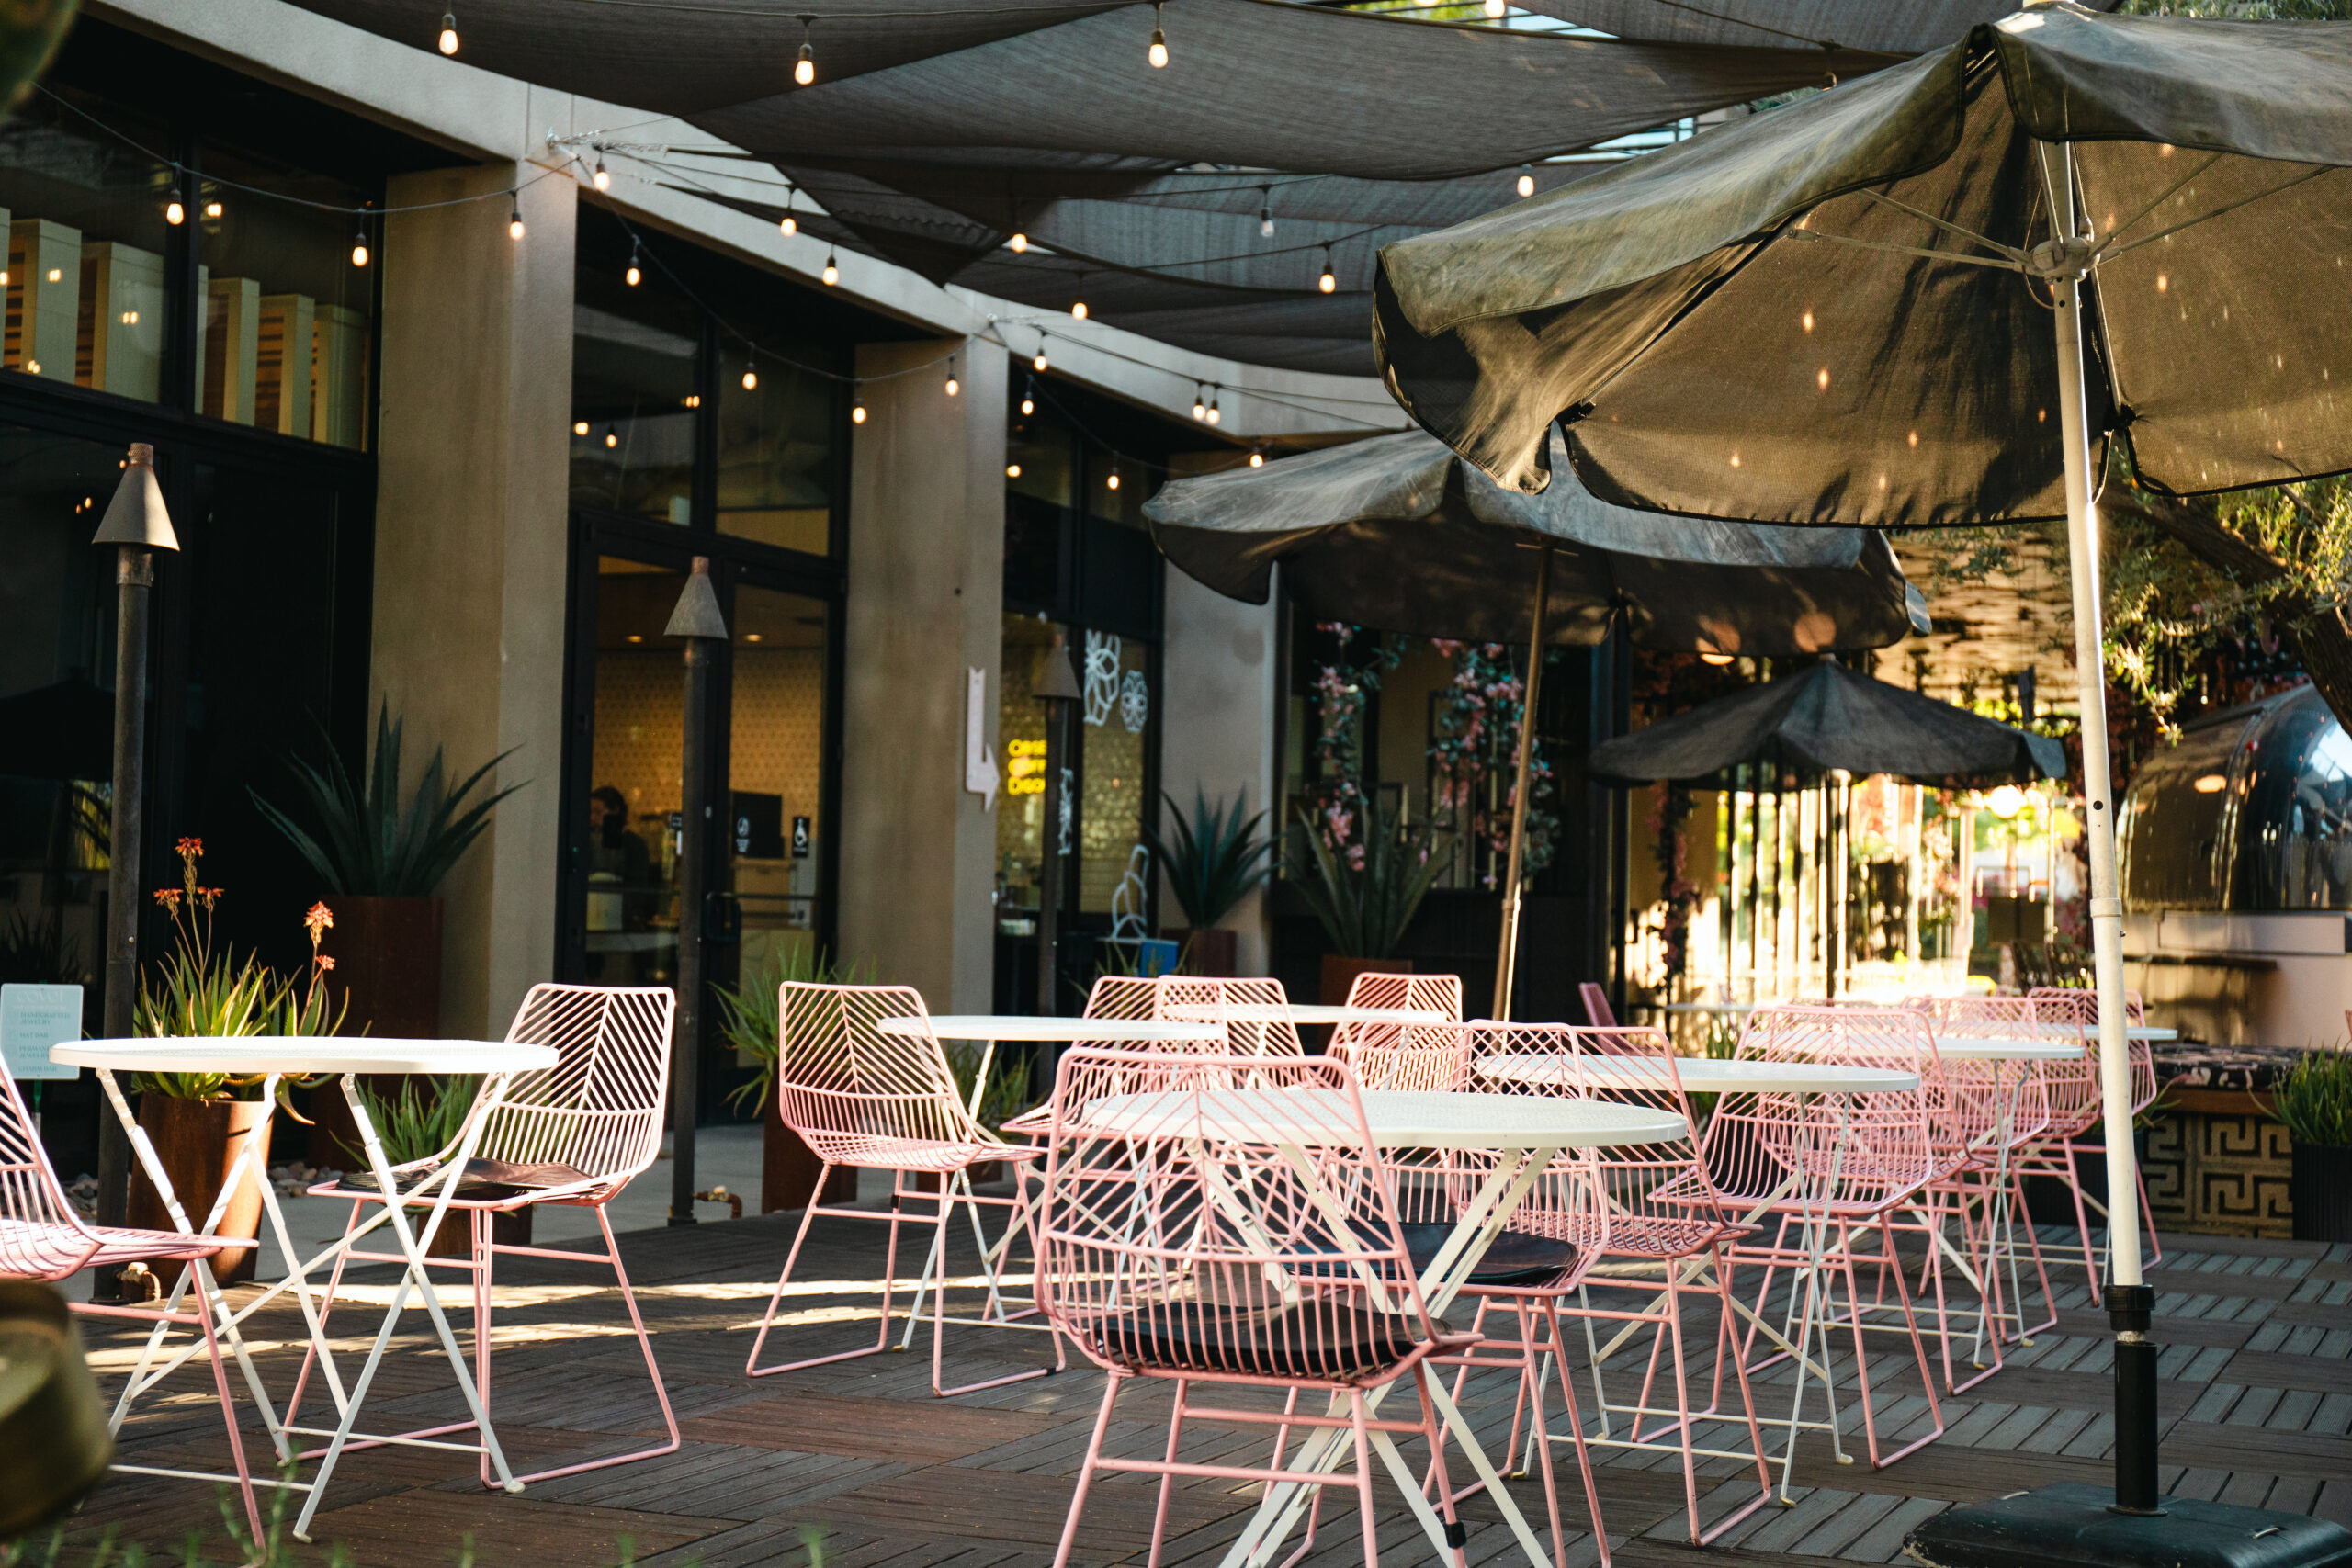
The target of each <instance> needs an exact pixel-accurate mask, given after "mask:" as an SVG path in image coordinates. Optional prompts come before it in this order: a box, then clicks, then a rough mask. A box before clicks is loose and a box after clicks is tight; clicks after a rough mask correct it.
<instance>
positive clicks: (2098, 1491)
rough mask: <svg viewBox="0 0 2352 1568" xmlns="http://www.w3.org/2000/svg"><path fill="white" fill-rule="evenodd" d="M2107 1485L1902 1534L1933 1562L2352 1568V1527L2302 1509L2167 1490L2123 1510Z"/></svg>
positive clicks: (2013, 1502)
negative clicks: (2138, 1511) (2143, 1506)
mask: <svg viewBox="0 0 2352 1568" xmlns="http://www.w3.org/2000/svg"><path fill="white" fill-rule="evenodd" d="M2114 1500H2115V1494H2114V1493H2113V1492H2112V1491H2111V1490H2109V1488H2107V1487H2104V1486H2081V1485H2065V1486H2044V1487H2041V1488H2039V1489H2037V1490H2035V1491H2032V1492H2019V1493H2017V1494H2014V1495H2010V1496H2007V1497H2003V1498H2001V1499H2000V1500H1998V1501H1997V1502H1992V1503H1973V1504H1970V1505H1968V1506H1965V1507H1959V1508H1954V1509H1952V1510H1951V1511H1950V1512H1949V1513H1943V1514H1939V1515H1937V1516H1936V1517H1934V1518H1932V1519H1929V1520H1928V1522H1927V1523H1925V1524H1923V1525H1921V1526H1920V1527H1919V1528H1918V1529H1915V1530H1913V1531H1912V1532H1911V1534H1910V1535H1909V1536H1908V1537H1907V1538H1906V1539H1905V1540H1904V1542H1903V1550H1904V1553H1905V1555H1906V1556H1908V1557H1910V1558H1911V1559H1912V1560H1913V1561H1915V1562H1921V1563H1924V1564H1926V1565H1927V1568H2352V1530H2346V1529H2345V1528H2344V1527H2343V1526H2341V1525H2334V1524H2330V1523H2328V1522H2327V1521H2326V1520H2324V1519H2314V1518H2307V1517H2304V1516H2303V1515H2301V1514H2279V1513H2273V1512H2271V1511H2270V1510H2269V1509H2267V1508H2241V1507H2233V1506H2230V1505H2227V1504H2223V1503H2204V1502H2199V1501H2197V1500H2196V1499H2194V1498H2188V1497H2167V1498H2165V1511H2164V1512H2163V1513H2162V1514H2160V1515H2153V1516H2151V1515H2135V1514H2119V1513H2116V1512H2114V1511H2112V1510H2111V1509H2110V1508H2109V1504H2110V1503H2112V1502H2114Z"/></svg>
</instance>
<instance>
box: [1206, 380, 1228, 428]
mask: <svg viewBox="0 0 2352 1568" xmlns="http://www.w3.org/2000/svg"><path fill="white" fill-rule="evenodd" d="M1217 390H1218V389H1216V388H1215V387H1211V388H1210V389H1209V423H1211V424H1216V423H1218V422H1219V421H1221V420H1222V419H1224V418H1225V412H1224V411H1223V410H1221V409H1219V408H1218V407H1217V406H1216V394H1217Z"/></svg>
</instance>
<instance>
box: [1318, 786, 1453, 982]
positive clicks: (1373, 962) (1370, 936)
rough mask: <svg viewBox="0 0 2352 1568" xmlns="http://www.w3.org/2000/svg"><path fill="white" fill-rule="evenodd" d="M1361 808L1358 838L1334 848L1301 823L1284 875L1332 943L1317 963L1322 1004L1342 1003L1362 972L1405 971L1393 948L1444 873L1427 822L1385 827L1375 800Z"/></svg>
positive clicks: (1406, 966) (1406, 964) (1436, 841)
mask: <svg viewBox="0 0 2352 1568" xmlns="http://www.w3.org/2000/svg"><path fill="white" fill-rule="evenodd" d="M1360 810H1361V829H1360V832H1361V836H1360V837H1359V838H1358V839H1356V840H1354V841H1353V842H1351V843H1347V844H1340V845H1335V844H1333V843H1332V842H1331V841H1330V840H1329V838H1328V837H1327V836H1326V835H1324V834H1323V833H1321V832H1316V831H1310V830H1309V829H1307V828H1306V826H1305V825H1304V824H1302V825H1301V826H1300V827H1298V828H1297V829H1295V830H1294V831H1295V841H1296V844H1297V845H1298V846H1299V847H1298V849H1297V851H1296V852H1295V853H1294V855H1293V857H1292V861H1291V872H1290V874H1291V876H1292V877H1293V879H1294V880H1295V884H1296V886H1297V887H1298V891H1299V894H1300V896H1301V897H1304V898H1305V899H1306V907H1307V908H1309V909H1311V910H1313V911H1314V913H1315V918H1316V919H1318V920H1320V921H1321V922H1322V925H1323V932H1324V934H1325V935H1326V936H1328V937H1329V939H1330V942H1331V948H1332V951H1331V952H1330V953H1326V954H1325V955H1324V958H1323V975H1322V982H1323V983H1322V999H1323V1000H1324V1001H1326V1002H1344V1001H1346V1000H1347V999H1348V988H1349V987H1351V986H1352V985H1353V984H1354V983H1355V977H1356V976H1358V975H1361V974H1363V973H1365V972H1366V971H1372V970H1389V971H1409V970H1410V969H1411V968H1412V964H1411V963H1410V962H1409V961H1408V960H1404V959H1399V958H1397V956H1396V953H1397V946H1398V945H1399V944H1400V943H1401V942H1404V940H1405V929H1406V928H1407V927H1408V926H1409V925H1411V924H1412V923H1413V917H1414V915H1416V914H1417V913H1419V910H1420V908H1421V900H1422V899H1424V898H1426V897H1429V891H1430V888H1431V887H1432V886H1436V883H1437V879H1438V877H1439V876H1440V875H1442V874H1443V873H1444V870H1445V857H1444V856H1443V855H1442V853H1440V852H1439V847H1440V840H1439V838H1438V836H1437V835H1435V834H1434V833H1432V832H1431V831H1430V829H1429V828H1428V826H1427V825H1426V824H1425V825H1423V826H1421V827H1419V828H1408V827H1401V826H1397V825H1394V824H1391V823H1390V822H1389V821H1388V820H1387V819H1386V818H1385V817H1384V816H1383V815H1382V813H1381V810H1380V805H1379V801H1378V799H1377V797H1368V798H1366V799H1365V800H1364V801H1363V803H1362V806H1361V807H1360ZM1302 862H1303V863H1304V864H1303V865H1302V864H1301V863H1302Z"/></svg>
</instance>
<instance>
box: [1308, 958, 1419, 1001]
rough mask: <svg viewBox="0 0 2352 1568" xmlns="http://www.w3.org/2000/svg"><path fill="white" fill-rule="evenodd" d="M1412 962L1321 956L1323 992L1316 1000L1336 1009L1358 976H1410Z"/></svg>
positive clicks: (1398, 959) (1346, 996) (1406, 959)
mask: <svg viewBox="0 0 2352 1568" xmlns="http://www.w3.org/2000/svg"><path fill="white" fill-rule="evenodd" d="M1412 972H1413V961H1412V960H1411V959H1409V958H1347V957H1342V956H1341V955H1340V954H1339V953H1325V954H1324V955H1323V992H1322V995H1321V996H1320V997H1318V998H1317V1000H1319V1001H1321V1002H1322V1003H1323V1004H1324V1005H1325V1006H1327V1007H1338V1006H1340V1005H1341V1004H1342V1003H1344V1002H1345V1001H1346V1000H1347V999H1348V987H1351V986H1352V985H1354V984H1355V983H1356V976H1359V975H1410V974H1411V973H1412Z"/></svg>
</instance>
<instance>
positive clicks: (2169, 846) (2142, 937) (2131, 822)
mask: <svg viewBox="0 0 2352 1568" xmlns="http://www.w3.org/2000/svg"><path fill="white" fill-rule="evenodd" d="M2117 826H2118V828H2119V829H2120V835H2121V838H2120V849H2121V852H2122V871H2123V908H2124V927H2123V929H2124V938H2123V951H2124V955H2125V975H2126V978H2127V982H2128V983H2129V984H2130V985H2131V986H2133V987H2137V988H2138V989H2139V990H2140V991H2141V992H2142V993H2143V994H2144V995H2145V996H2146V997H2147V998H2148V1000H2149V1003H2150V1006H2151V1007H2152V1008H2154V1009H2155V1010H2158V1011H2159V1012H2160V1013H2161V1014H2162V1015H2163V1016H2164V1017H2165V1020H2166V1021H2177V1022H2178V1023H2179V1025H2180V1026H2181V1028H2182V1031H2183V1032H2184V1033H2186V1034H2188V1035H2189V1036H2191V1037H2192V1038H2194V1037H2202V1038H2204V1039H2207V1040H2211V1041H2213V1042H2215V1043H2224V1044H2263V1045H2293V1046H2300V1045H2305V1044H2312V1043H2321V1042H2324V1041H2330V1040H2335V1039H2340V1038H2342V1037H2343V1036H2344V1035H2345V1033H2346V1023H2345V1009H2346V1008H2347V1007H2352V956H2347V954H2352V736H2347V735H2346V733H2345V730H2344V727H2343V726H2342V725H2340V724H2338V723H2337V722H2336V720H2335V716H2334V715H2333V714H2331V713H2329V712H2328V709H2327V705H2326V704H2325V703H2324V702H2322V701H2321V700H2320V696H2319V694H2318V693H2317V692H2316V691H2314V690H2312V688H2311V687H2308V686H2305V687H2301V688H2299V689H2297V690H2295V691H2291V692H2284V693H2281V694H2278V696H2275V697H2270V698H2267V699H2265V700H2263V701H2261V702H2258V703H2250V704H2247V705H2245V706H2244V707H2236V708H2230V709H2228V710H2226V711H2224V712H2222V713H2217V714H2214V715H2211V716H2209V717H2206V718H2203V719H2199V720H2198V721H2197V722H2196V723H2194V724H2193V725H2191V726H2189V727H2188V729H2187V732H2186V733H2185V734H2184V735H2183V736H2182V737H2181V740H2180V743H2179V744H2178V745H2177V746H2173V747H2168V748H2163V749H2160V750H2157V751H2156V752H2155V753H2154V755H2153V756H2151V757H2150V758H2148V760H2147V761H2145V762H2144V763H2143V764H2142V766H2141V768H2140V771H2139V773H2137V774H2135V775H2134V776H2133V777H2132V780H2131V787H2130V789H2129V790H2127V791H2126V792H2125V795H2124V799H2123V807H2122V812H2121V817H2120V821H2119V823H2118V825H2117Z"/></svg>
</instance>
